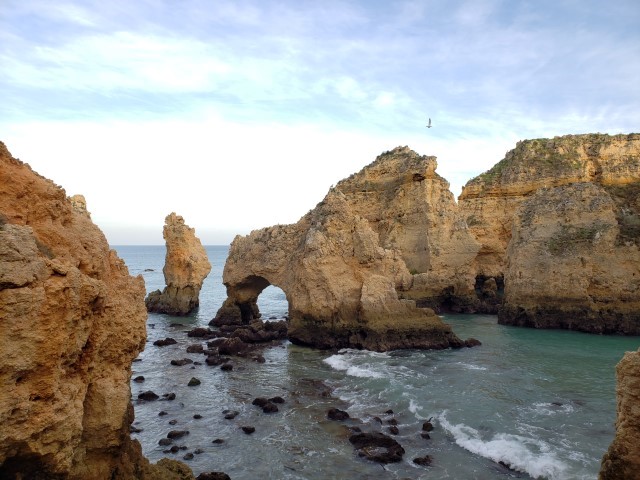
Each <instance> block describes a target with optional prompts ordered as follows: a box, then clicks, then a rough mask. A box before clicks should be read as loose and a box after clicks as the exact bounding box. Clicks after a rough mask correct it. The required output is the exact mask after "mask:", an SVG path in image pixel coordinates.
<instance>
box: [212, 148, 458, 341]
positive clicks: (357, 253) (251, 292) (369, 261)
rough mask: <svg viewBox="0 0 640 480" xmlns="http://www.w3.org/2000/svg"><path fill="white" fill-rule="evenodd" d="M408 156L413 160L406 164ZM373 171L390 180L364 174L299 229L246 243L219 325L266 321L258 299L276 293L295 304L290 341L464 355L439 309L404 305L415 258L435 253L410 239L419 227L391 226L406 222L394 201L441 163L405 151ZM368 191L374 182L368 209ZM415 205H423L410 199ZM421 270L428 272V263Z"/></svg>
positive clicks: (422, 240)
mask: <svg viewBox="0 0 640 480" xmlns="http://www.w3.org/2000/svg"><path fill="white" fill-rule="evenodd" d="M405 157H406V158H408V159H409V160H410V161H409V162H405V163H403V162H402V161H401V160H402V158H405ZM412 162H413V163H412ZM372 165H373V167H371V168H373V169H374V170H379V171H380V172H381V174H380V176H377V175H369V176H368V177H367V174H366V172H365V173H364V174H363V173H362V172H361V173H360V174H358V175H356V176H352V177H351V178H350V179H347V180H345V181H343V182H340V183H339V184H338V185H337V186H336V187H335V188H332V189H331V190H330V192H329V193H328V194H327V196H326V197H325V198H324V200H323V201H322V202H321V203H319V204H318V206H316V208H315V209H314V210H312V211H311V212H309V213H308V214H307V215H305V216H304V217H303V218H302V219H300V221H299V222H298V223H296V224H293V225H285V226H275V227H271V228H265V229H262V230H257V231H254V232H251V234H250V235H248V236H245V237H240V236H239V237H236V238H235V239H234V241H233V243H232V245H231V248H230V250H229V256H228V258H227V262H226V264H225V268H224V274H223V281H224V283H225V285H226V286H227V295H228V298H227V300H226V301H225V303H224V305H223V306H222V307H221V309H220V310H219V312H218V314H217V316H216V319H214V321H213V323H214V324H218V325H219V324H224V323H231V322H244V323H247V322H249V321H251V320H253V319H254V318H257V317H259V311H258V307H257V298H258V295H259V294H260V292H261V291H262V290H263V289H264V288H266V287H267V286H268V285H275V286H278V287H280V288H281V289H282V290H283V291H284V292H285V295H286V297H287V300H288V302H289V338H290V340H291V341H293V342H295V343H300V344H305V345H313V346H316V347H320V348H330V347H354V348H367V349H370V350H378V351H384V350H391V349H395V348H446V347H449V346H461V345H462V343H461V341H460V339H458V338H457V337H456V336H455V335H454V334H453V333H452V332H451V329H450V327H449V326H447V325H445V324H444V323H443V322H442V321H441V320H440V319H439V317H437V316H436V315H435V314H434V313H433V311H432V310H430V309H421V308H417V307H416V305H415V302H414V301H412V300H408V299H401V298H399V296H398V291H407V290H409V289H410V287H411V284H412V282H413V276H412V275H411V274H410V272H409V270H408V269H407V266H406V263H405V255H406V258H407V259H409V261H415V262H418V258H419V257H420V256H422V255H423V254H424V252H425V251H428V249H429V248H431V247H430V246H429V243H428V239H427V238H426V237H424V235H422V234H419V233H418V232H417V230H416V231H414V230H411V232H412V233H411V235H410V236H411V238H405V237H403V236H402V235H401V232H403V231H404V229H405V228H409V226H410V223H411V222H408V223H407V224H406V225H405V226H403V227H397V228H395V227H394V226H393V225H392V223H391V222H390V221H389V220H390V219H388V218H386V217H385V215H389V216H393V218H396V215H397V214H398V211H397V210H395V207H394V204H393V202H391V203H388V202H390V201H391V199H392V198H393V197H394V195H399V194H400V193H399V192H404V191H405V188H409V187H412V184H413V183H416V184H418V183H420V182H421V181H424V179H425V178H426V176H427V175H432V176H433V171H432V170H434V169H435V160H434V159H430V158H428V157H418V156H417V155H416V154H414V153H412V152H411V151H410V150H408V149H406V148H401V149H396V151H394V152H391V154H389V155H387V156H386V157H385V156H381V158H379V159H378V160H377V161H376V162H374V164H372ZM384 165H387V167H388V168H389V171H388V172H386V173H385V174H384V175H386V176H383V175H382V172H385V167H384ZM394 168H395V169H398V171H397V172H396V173H395V174H394V173H393V169H394ZM365 170H366V169H365ZM366 178H368V179H369V180H366ZM372 179H375V182H377V186H375V187H374V185H373V183H375V182H373V180H372ZM358 182H362V184H363V185H364V184H365V182H370V183H369V184H367V185H368V186H367V191H366V192H364V193H365V195H364V197H363V199H362V201H358V198H357V197H359V196H360V193H363V192H361V191H360V189H359V187H358V186H357V185H358ZM362 188H364V187H362ZM369 190H371V192H375V193H371V194H368V193H367V192H369ZM345 192H346V193H345ZM402 195H404V196H407V197H411V196H412V195H413V193H410V192H408V191H407V193H403V194H402ZM451 201H453V199H452V198H451ZM421 202H422V203H426V202H425V201H424V200H422V201H421ZM400 203H402V202H400ZM405 203H408V204H409V205H413V203H412V201H411V200H410V198H407V199H406V200H405ZM383 204H385V205H386V206H385V208H382V205H383ZM398 208H399V207H398ZM412 208H414V207H410V209H412ZM367 217H368V218H367ZM418 217H419V215H417V216H416V218H418ZM416 221H417V220H416ZM384 222H386V223H384ZM383 223H384V225H386V226H385V227H384V228H383V229H382V228H381V224H383ZM423 224H424V222H423ZM461 228H462V227H461ZM380 232H382V233H383V234H384V240H383V241H381V240H380ZM421 235H422V236H421ZM435 237H436V235H434V238H435ZM425 249H427V250H425ZM430 261H431V260H430ZM420 265H423V266H424V268H426V269H427V270H428V265H427V263H424V262H423V263H421V264H420Z"/></svg>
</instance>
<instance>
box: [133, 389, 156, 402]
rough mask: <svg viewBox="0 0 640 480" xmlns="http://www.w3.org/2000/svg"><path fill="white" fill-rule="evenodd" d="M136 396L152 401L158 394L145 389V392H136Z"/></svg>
mask: <svg viewBox="0 0 640 480" xmlns="http://www.w3.org/2000/svg"><path fill="white" fill-rule="evenodd" d="M138 398H139V399H140V400H146V401H148V402H150V401H153V400H157V399H158V398H160V397H159V396H158V395H156V393H154V392H152V391H151V390H147V391H146V392H142V393H140V394H138Z"/></svg>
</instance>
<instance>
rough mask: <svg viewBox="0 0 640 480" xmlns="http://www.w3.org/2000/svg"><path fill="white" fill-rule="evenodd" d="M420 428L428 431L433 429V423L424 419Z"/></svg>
mask: <svg viewBox="0 0 640 480" xmlns="http://www.w3.org/2000/svg"><path fill="white" fill-rule="evenodd" d="M422 430H423V431H425V432H430V431H432V430H433V423H431V422H430V421H428V420H427V421H426V422H424V423H423V424H422Z"/></svg>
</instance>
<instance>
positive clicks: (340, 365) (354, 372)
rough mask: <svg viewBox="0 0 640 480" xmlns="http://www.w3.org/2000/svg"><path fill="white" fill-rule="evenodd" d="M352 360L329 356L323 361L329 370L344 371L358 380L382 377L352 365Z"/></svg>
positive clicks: (370, 370)
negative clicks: (329, 367) (358, 378)
mask: <svg viewBox="0 0 640 480" xmlns="http://www.w3.org/2000/svg"><path fill="white" fill-rule="evenodd" d="M352 360H353V358H352V357H350V356H349V355H346V354H343V355H340V354H338V355H331V356H330V357H329V358H325V359H324V360H323V361H324V363H326V364H327V365H329V366H331V368H333V369H335V370H340V371H344V372H345V373H346V374H347V375H350V376H352V377H360V378H382V377H384V375H382V373H380V372H376V371H375V370H372V369H371V368H367V367H366V366H358V365H353V364H352V363H351V362H352Z"/></svg>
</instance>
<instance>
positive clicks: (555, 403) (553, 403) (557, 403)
mask: <svg viewBox="0 0 640 480" xmlns="http://www.w3.org/2000/svg"><path fill="white" fill-rule="evenodd" d="M551 405H553V406H554V407H561V406H562V402H551Z"/></svg>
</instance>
